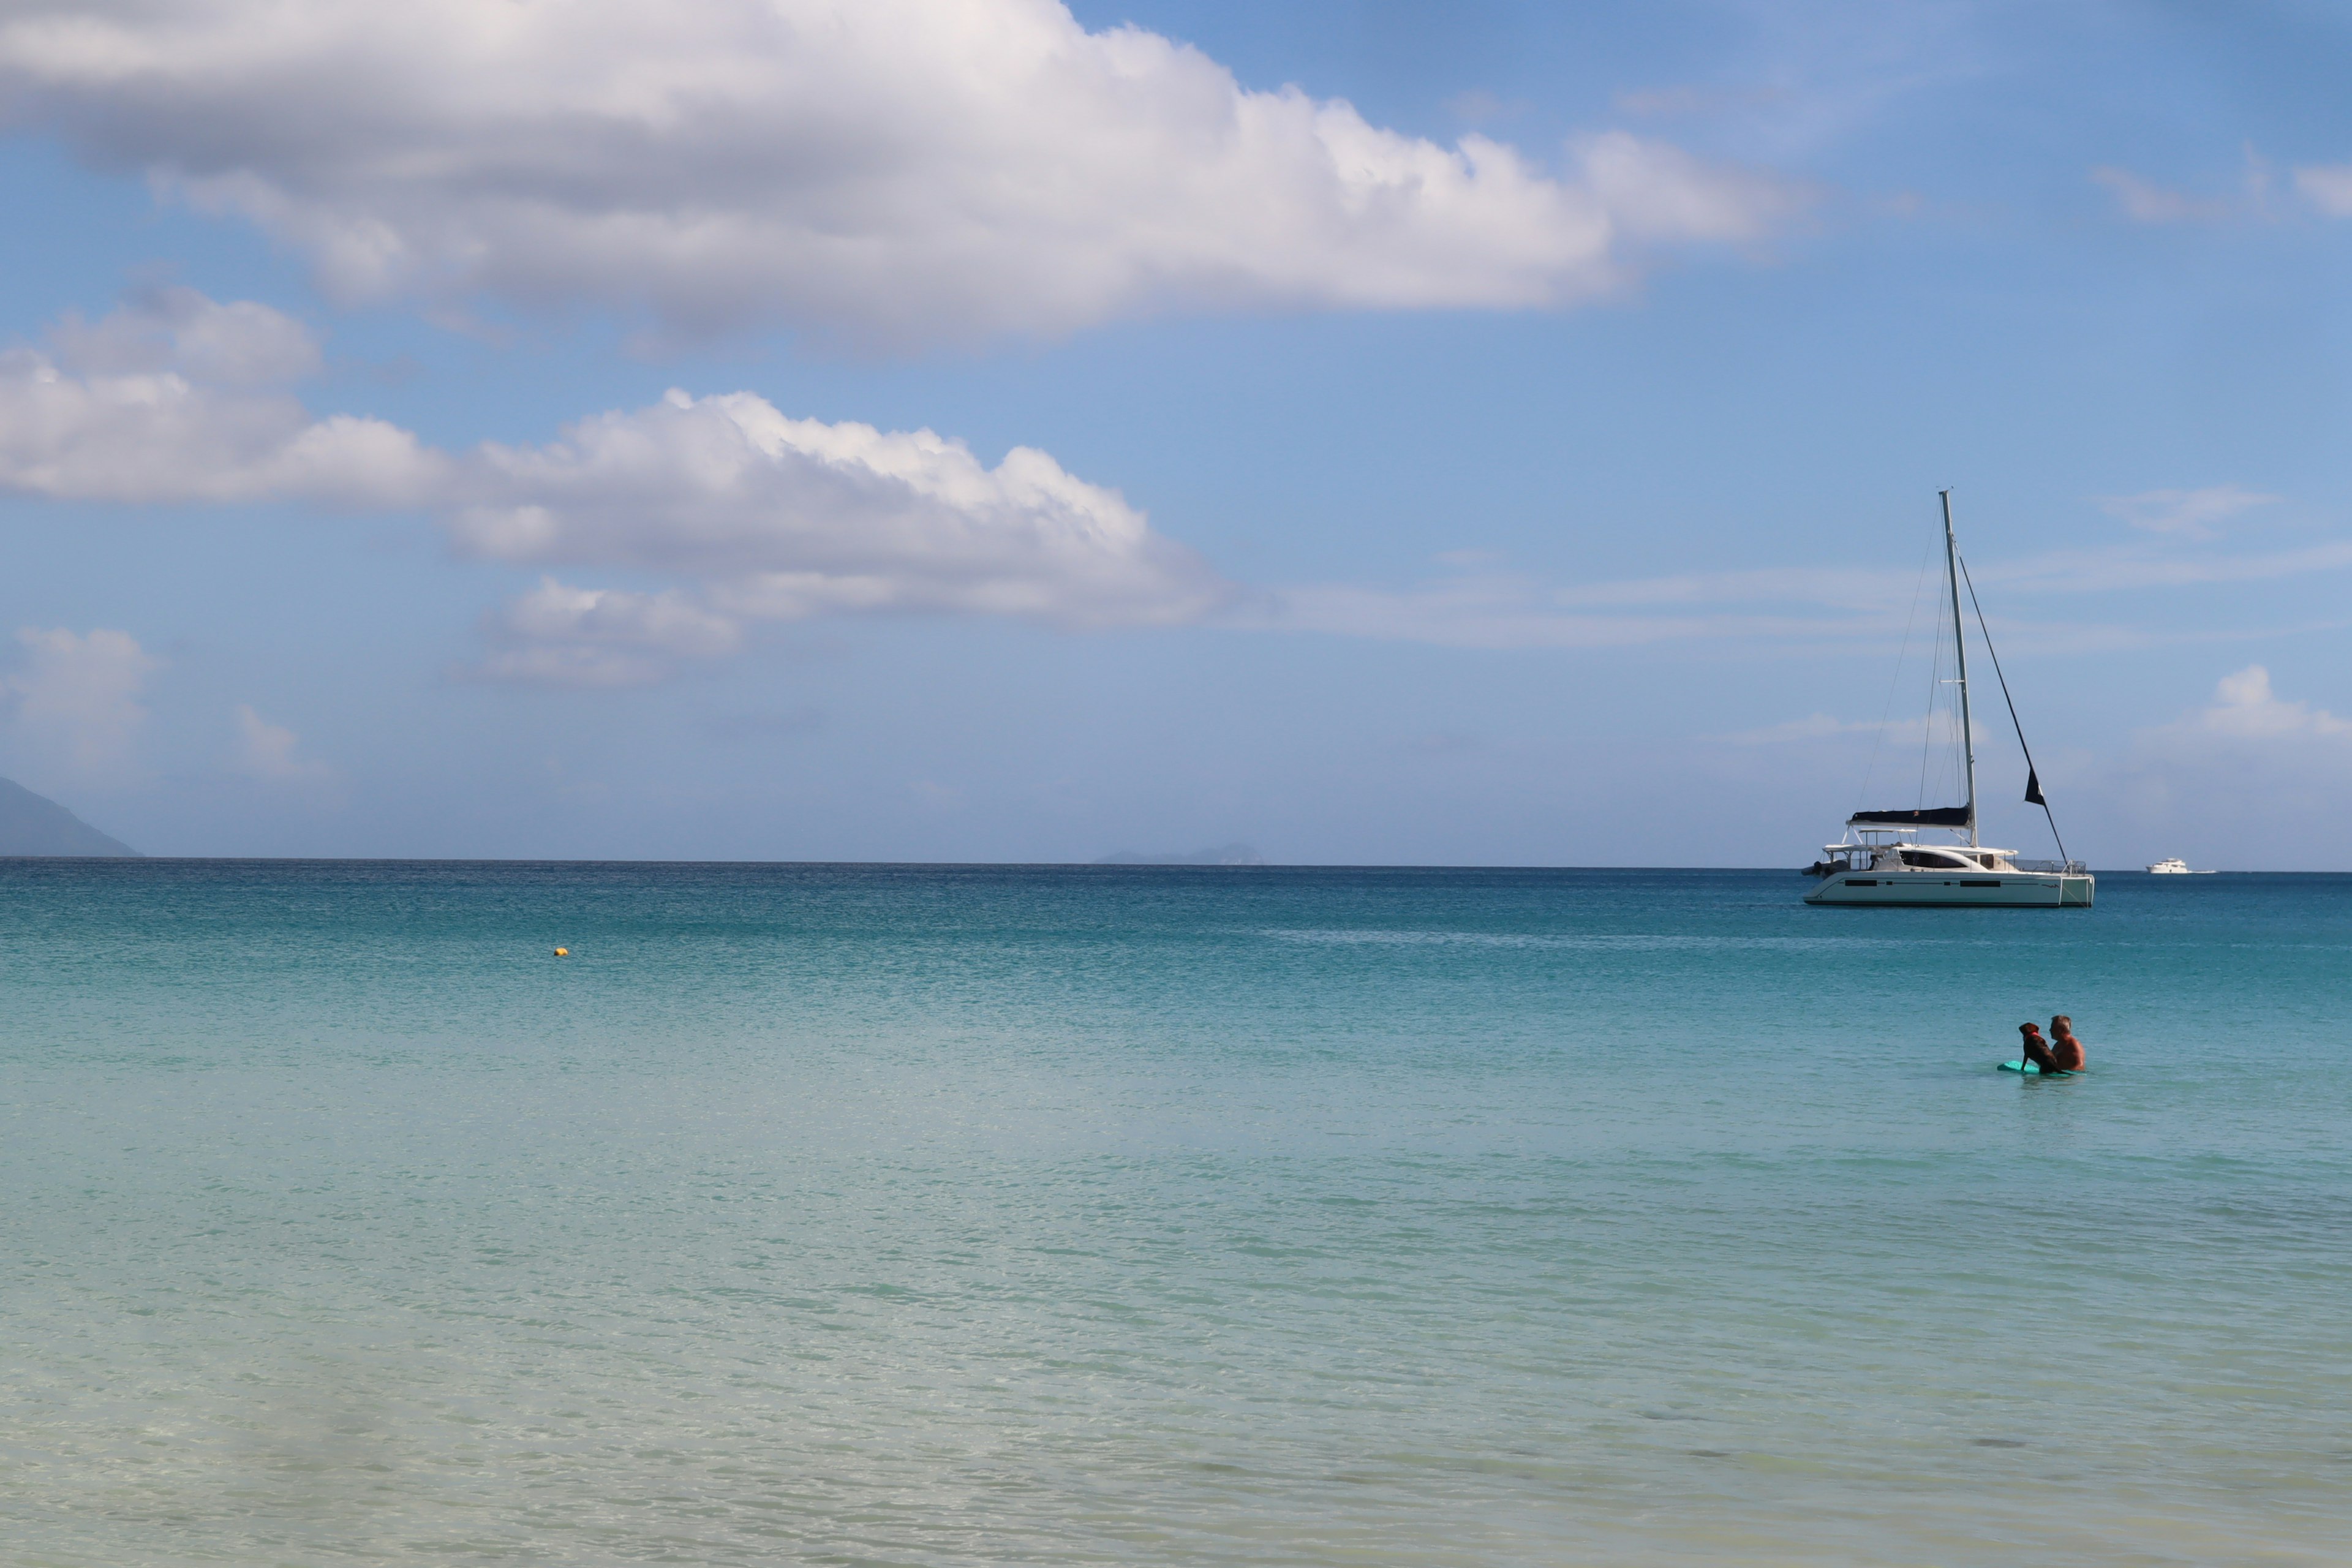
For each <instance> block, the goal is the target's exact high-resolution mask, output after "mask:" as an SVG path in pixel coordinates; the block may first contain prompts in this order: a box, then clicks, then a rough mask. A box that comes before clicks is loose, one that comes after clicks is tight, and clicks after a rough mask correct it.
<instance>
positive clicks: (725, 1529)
mask: <svg viewBox="0 0 2352 1568" xmlns="http://www.w3.org/2000/svg"><path fill="white" fill-rule="evenodd" d="M1807 885H1808V884H1806V883H1805V881H1804V880H1803V879H1801V878H1800V877H1797V876H1795V875H1792V874H1790V873H1787V872H1746V871H1725V872H1694V871H1456V870H1314V869H1283V868H940V867H895V868H891V867H884V868H871V867H868V868H851V867H782V866H648V865H614V866H595V865H497V864H442V865H436V864H418V863H350V862H342V863H284V862H247V863H239V862H216V861H214V862H189V861H138V862H99V861H86V862H67V861H52V862H40V861H13V862H8V861H0V1117H5V1121H0V1178H5V1190H6V1191H7V1193H8V1194H10V1201H9V1202H8V1204H7V1205H6V1208H5V1215H6V1219H5V1226H6V1232H5V1250H0V1310H5V1343H4V1344H0V1360H5V1378H0V1527H5V1528H4V1529H0V1535H5V1540H6V1541H7V1542H9V1545H8V1546H7V1548H6V1549H5V1552H0V1555H5V1556H7V1558H8V1560H9V1561H12V1562H14V1561H21V1562H25V1563H44V1564H76V1565H79V1564H101V1563H103V1564H109V1565H111V1564H120V1563H321V1562H346V1561H348V1562H369V1561H385V1562H409V1561H415V1562H425V1561H430V1562H435V1563H441V1562H450V1561H459V1562H464V1561H481V1562H500V1563H505V1562H545V1563H635V1562H650V1561H689V1562H696V1563H769V1562H785V1561H810V1562H839V1563H973V1562H1000V1561H1001V1562H1007V1563H1012V1562H1019V1563H1081V1562H1085V1563H1095V1562H1118V1563H1176V1562H1186V1563H1197V1562H1211V1563H1215V1562H1233V1563H1242V1562H1247V1563H1339V1562H1349V1563H1387V1562H1396V1563H1516V1562H1523V1561H1524V1562H1538V1561H1540V1562H1546V1563H1553V1562H1559V1561H1563V1560H1566V1561H1593V1562H1609V1563H1632V1562H1659V1563H1669V1562H1672V1563H1680V1562H1693V1563H1696V1562H1708V1563H1714V1562H1774V1563H1780V1562H1798V1561H1801V1562H1810V1563H1884V1562H1890V1561H1904V1562H1932V1563H1977V1562H1983V1563H1993V1562H2002V1563H2012V1562H2016V1561H2019V1560H2020V1559H2021V1558H2023V1559H2025V1560H2031V1561H2034V1562H2037V1563H2069V1562H2081V1563H2170V1562H2179V1563H2191V1562H2197V1563H2210V1562H2220V1561H2231V1562H2254V1561H2262V1562H2281V1563H2322V1562H2339V1561H2341V1560H2342V1557H2343V1552H2342V1542H2344V1541H2346V1540H2352V1417H2347V1415H2346V1412H2347V1410H2352V1324H2347V1313H2346V1309H2345V1306H2344V1303H2345V1301H2346V1300H2347V1284H2352V1268H2347V1258H2352V1160H2347V1156H2346V1153H2345V1152H2344V1145H2345V1135H2346V1132H2347V1110H2352V1065H2347V1063H2352V1051H2347V1041H2348V1040H2352V1023H2348V1022H2347V1019H2352V1005H2347V1004H2352V878H2346V877H2326V876H2217V877H2199V878H2149V877H2147V876H2145V875H2138V874H2132V875H2124V874H2106V875H2103V876H2102V878H2101V882H2100V889H2099V902H2098V906H2097V908H2096V909H2095V910H2089V911H2080V910H1814V909H1807V908H1805V907H1803V906H1802V905H1801V904H1800V903H1799V901H1798V900H1799V899H1800V898H1801V895H1802V893H1803V891H1804V890H1805V889H1806V887H1807ZM557 945H563V946H566V947H569V948H570V949H571V950H572V956H571V957H569V958H565V959H557V958H555V957H553V956H552V951H551V950H552V949H553V948H554V947H555V946H557ZM2054 1011H2065V1012H2069V1013H2072V1014H2073V1015H2074V1018H2075V1020H2076V1025H2077V1027H2078V1029H2079V1030H2080V1031H2081V1033H2082V1034H2083V1035H2084V1037H2085V1039H2086V1040H2087V1041H2088V1042H2089V1047H2090V1051H2091V1061H2092V1067H2093V1071H2092V1072H2091V1073H2090V1074H2088V1075H2086V1076H2084V1077H2083V1078H2079V1079H2069V1080H2060V1081H2046V1082H2045V1081H2021V1080H2020V1079H2016V1078H2014V1077H2011V1076H2008V1075H2000V1074H1996V1073H1994V1072H1993V1071H1992V1070H1991V1069H1992V1064H1993V1063H1994V1062H1996V1061H1998V1060H2000V1059H2001V1058H2005V1057H2011V1056H2014V1055H2015V1054H2016V1049H2015V1040H2016V1034H2015V1026H2016V1025H2017V1024H2018V1023H2019V1022H2021V1021H2022V1020H2024V1019H2026V1018H2029V1017H2031V1018H2036V1019H2039V1020H2042V1021H2043V1022H2045V1023H2046V1021H2047V1019H2048V1017H2049V1016H2050V1014H2051V1013H2053V1012H2054Z"/></svg>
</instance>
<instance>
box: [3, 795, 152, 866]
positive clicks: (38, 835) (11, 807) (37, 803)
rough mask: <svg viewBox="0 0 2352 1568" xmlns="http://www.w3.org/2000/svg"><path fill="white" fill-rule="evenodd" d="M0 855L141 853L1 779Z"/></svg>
mask: <svg viewBox="0 0 2352 1568" xmlns="http://www.w3.org/2000/svg"><path fill="white" fill-rule="evenodd" d="M0 855H104V856H110V857H118V858H119V857H121V856H126V855H127V856H130V857H131V858H137V857H138V855H139V851H138V850H136V849H133V848H132V847H131V846H130V845H128V844H125V843H123V842H122V840H121V839H120V838H110V837H107V836H106V835H105V834H103V833H100V831H99V830H98V829H97V828H95V827H92V826H90V825H89V823H87V822H84V821H83V820H82V819H81V818H80V817H79V816H75V815H74V814H73V813H72V812H70V811H68V810H67V809H66V808H65V807H64V806H62V805H58V803H57V802H56V801H53V800H50V799H49V798H47V796H45V795H35V794H34V793H33V792H32V791H31V790H28V789H26V787H25V786H24V785H23V784H15V783H12V782H10V781H9V780H7V779H0Z"/></svg>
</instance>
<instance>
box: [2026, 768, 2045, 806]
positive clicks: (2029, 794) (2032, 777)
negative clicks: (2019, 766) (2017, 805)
mask: <svg viewBox="0 0 2352 1568" xmlns="http://www.w3.org/2000/svg"><path fill="white" fill-rule="evenodd" d="M2025 804H2026V805H2042V806H2046V805H2049V804H2050V803H2049V802H2048V801H2046V800H2044V799H2042V777H2041V775H2040V774H2038V773H2035V772H2034V771H2033V764H2032V763H2026V764H2025Z"/></svg>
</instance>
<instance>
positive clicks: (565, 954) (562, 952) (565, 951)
mask: <svg viewBox="0 0 2352 1568" xmlns="http://www.w3.org/2000/svg"><path fill="white" fill-rule="evenodd" d="M555 956H556V957H558V958H569V957H571V956H572V950H571V949H570V948H568V947H559V948H557V949H556V950H555Z"/></svg>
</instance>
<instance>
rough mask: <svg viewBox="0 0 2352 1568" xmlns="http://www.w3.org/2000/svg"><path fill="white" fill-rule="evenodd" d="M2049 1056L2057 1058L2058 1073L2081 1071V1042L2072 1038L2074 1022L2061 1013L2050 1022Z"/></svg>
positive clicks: (2082, 1064) (2082, 1063)
mask: <svg viewBox="0 0 2352 1568" xmlns="http://www.w3.org/2000/svg"><path fill="white" fill-rule="evenodd" d="M2050 1054H2051V1056H2053V1058H2057V1062H2058V1070H2059V1071H2060V1072H2081V1071H2082V1070H2083V1067H2084V1056H2083V1042H2082V1041H2080V1040H2078V1039H2076V1038H2075V1037H2074V1019H2072V1018H2069V1017H2068V1016H2066V1015H2065V1014H2063V1013H2060V1014H2057V1015H2055V1016H2053V1017H2052V1018H2051V1020H2050Z"/></svg>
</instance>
